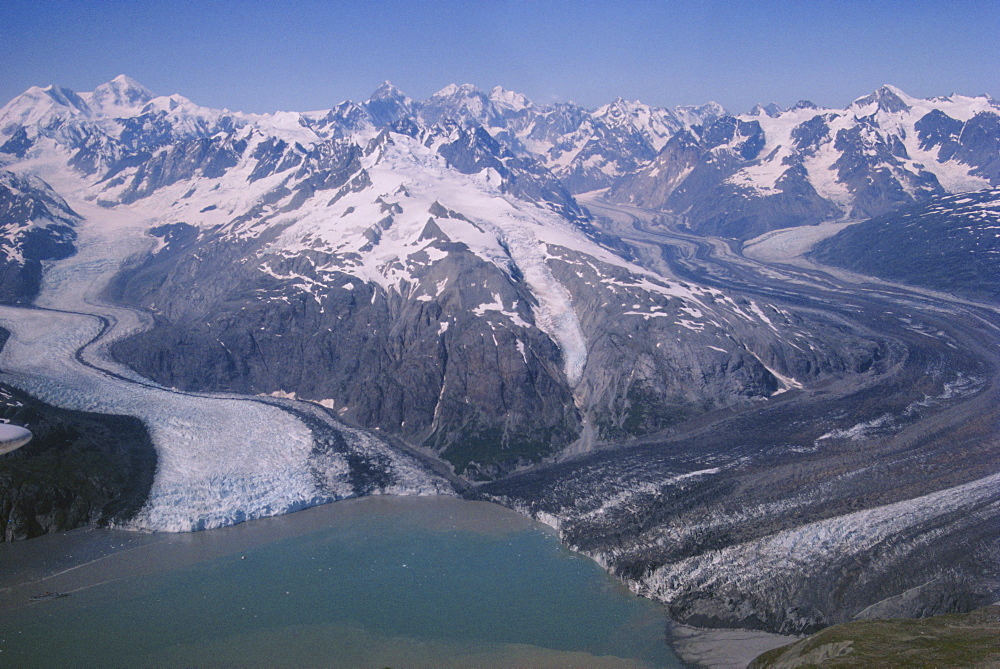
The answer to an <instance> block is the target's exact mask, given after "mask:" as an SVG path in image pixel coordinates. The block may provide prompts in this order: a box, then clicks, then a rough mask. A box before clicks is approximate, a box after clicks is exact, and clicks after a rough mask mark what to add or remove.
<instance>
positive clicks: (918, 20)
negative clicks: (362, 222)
mask: <svg viewBox="0 0 1000 669" xmlns="http://www.w3.org/2000/svg"><path fill="white" fill-rule="evenodd" d="M998 37H1000V3H998V2H995V0H994V1H992V2H979V1H975V0H967V1H961V0H950V1H946V2H942V1H940V0H937V1H933V2H928V1H923V0H908V1H901V2H896V1H888V0H887V1H882V2H875V1H861V0H859V1H849V0H841V1H839V2H825V1H822V0H815V1H807V0H788V1H787V2H749V1H748V2H737V1H732V2H714V1H709V0H706V1H704V2H666V1H661V2H648V1H642V0H635V1H632V2H615V3H612V2H589V1H587V0H579V1H577V2H561V1H559V2H557V1H545V0H536V1H534V2H527V1H501V0H493V1H490V2H487V1H485V0H468V1H466V2H446V1H443V0H427V1H424V2H393V1H389V0H383V1H382V2H311V1H309V2H307V1H302V2H295V1H292V0H287V1H286V2H257V1H252V0H244V1H243V2H197V1H195V0H188V1H186V2H174V1H171V0H157V1H156V2H139V1H136V2H126V1H124V0H123V1H118V2H91V1H88V0H75V1H73V2H61V1H57V0H49V1H46V0H35V1H33V2H21V1H20V0H5V2H4V7H3V10H2V11H0V73H2V74H0V103H2V102H6V101H7V100H9V99H10V98H12V97H14V96H15V95H17V94H18V93H20V92H22V91H23V90H25V89H26V88H28V87H29V86H32V85H43V86H44V85H47V84H50V83H56V84H60V85H63V86H68V87H69V88H72V89H74V90H78V91H86V90H91V89H92V88H93V87H94V86H96V85H98V84H100V83H102V82H104V81H107V80H109V79H111V78H112V77H114V76H115V75H117V74H120V73H125V74H128V75H130V76H132V77H134V78H135V79H137V80H139V81H140V82H142V83H144V84H145V85H146V86H148V87H149V88H150V89H152V90H153V91H154V92H156V93H161V94H169V93H180V94H182V95H185V96H187V97H189V98H191V99H192V100H193V101H195V102H196V103H198V104H202V105H206V106H212V107H228V108H230V109H240V110H244V111H256V112H267V111H275V110H278V109H294V110H300V111H305V110H310V109H324V108H328V107H330V106H332V105H334V104H336V103H337V102H339V101H341V100H344V99H354V100H363V99H366V98H367V97H368V95H369V94H370V93H371V91H372V90H373V89H375V88H376V87H377V86H378V85H379V84H380V83H381V82H382V81H383V80H385V79H389V80H391V81H393V82H394V83H395V84H396V85H397V86H399V87H400V88H402V89H403V90H404V91H406V92H407V93H408V94H409V95H410V96H412V97H414V98H424V97H427V96H428V95H430V94H431V93H433V92H435V91H436V90H438V89H440V88H442V87H444V86H445V85H446V84H449V83H473V84H476V85H477V86H479V87H481V88H483V89H486V90H488V89H489V88H491V87H493V86H494V85H497V84H500V85H502V86H504V87H506V88H510V89H513V90H517V91H520V92H523V93H525V94H526V95H528V96H529V97H530V98H532V99H534V100H536V101H537V102H551V101H556V100H573V101H576V102H578V103H580V104H583V105H586V106H592V107H593V106H597V105H600V104H602V103H604V102H608V101H610V100H613V99H614V98H616V97H619V96H621V97H625V98H628V99H640V100H642V101H644V102H647V103H650V104H657V105H677V104H700V103H703V102H706V101H708V100H716V101H718V102H720V103H722V104H723V105H724V106H726V107H727V108H728V109H730V110H733V111H737V112H739V111H745V110H747V109H748V108H749V107H750V106H751V105H752V104H753V103H755V102H758V101H759V102H768V101H772V100H773V101H776V102H778V103H779V104H781V105H783V106H788V105H791V104H794V103H795V102H796V101H798V100H799V99H803V98H807V99H810V100H813V101H814V102H817V103H819V104H823V105H829V106H844V105H846V104H848V103H849V102H850V101H851V100H853V99H854V98H856V97H859V96H861V95H864V94H866V93H868V92H870V91H871V90H874V89H875V88H877V87H878V86H879V85H881V84H883V83H891V84H895V85H897V86H899V87H900V88H902V89H903V90H904V91H907V92H908V93H910V94H911V95H916V96H920V97H927V96H932V95H946V94H948V93H951V92H958V93H964V94H970V95H975V94H979V93H989V94H991V95H993V96H995V97H1000V44H998V42H1000V40H998Z"/></svg>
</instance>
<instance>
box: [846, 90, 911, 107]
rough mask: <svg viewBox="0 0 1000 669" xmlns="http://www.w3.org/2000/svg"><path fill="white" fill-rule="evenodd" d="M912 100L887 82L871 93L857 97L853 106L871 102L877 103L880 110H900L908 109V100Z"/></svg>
mask: <svg viewBox="0 0 1000 669" xmlns="http://www.w3.org/2000/svg"><path fill="white" fill-rule="evenodd" d="M911 100H913V98H911V97H910V96H909V95H907V94H906V93H904V92H903V91H901V90H900V89H898V88H896V87H895V86H891V85H889V84H885V85H884V86H880V87H879V88H878V90H876V91H875V92H874V93H872V94H871V95H866V96H865V97H863V98H858V99H857V100H855V101H854V104H853V106H855V107H867V106H869V105H872V104H877V105H878V108H879V109H880V110H881V111H886V112H890V113H892V112H901V111H908V110H909V109H910V105H909V104H908V101H911Z"/></svg>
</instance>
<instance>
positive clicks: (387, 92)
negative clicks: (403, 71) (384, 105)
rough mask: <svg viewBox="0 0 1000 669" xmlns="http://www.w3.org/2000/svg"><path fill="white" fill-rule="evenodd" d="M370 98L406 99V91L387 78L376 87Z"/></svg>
mask: <svg viewBox="0 0 1000 669" xmlns="http://www.w3.org/2000/svg"><path fill="white" fill-rule="evenodd" d="M368 99H369V100H405V99H406V93H404V92H403V91H401V90H399V88H397V87H396V85H395V84H393V83H392V82H391V81H389V80H388V79H386V80H385V81H383V82H382V84H381V85H380V86H379V87H378V88H376V89H375V91H374V92H373V93H372V94H371V97H369V98H368Z"/></svg>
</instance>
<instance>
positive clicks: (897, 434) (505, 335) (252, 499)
mask: <svg viewBox="0 0 1000 669" xmlns="http://www.w3.org/2000/svg"><path fill="white" fill-rule="evenodd" d="M998 186H1000V104H998V103H997V102H996V101H994V100H992V99H991V98H989V97H988V96H980V97H966V96H960V95H951V96H948V97H941V98H932V99H917V98H912V97H910V96H907V95H906V94H904V93H903V92H902V91H899V90H898V89H895V88H893V87H891V86H884V87H882V88H880V89H878V90H877V91H875V92H874V93H872V94H870V95H866V96H864V97H862V98H859V99H858V100H856V101H855V102H853V103H852V104H851V105H850V106H848V107H847V108H845V109H824V108H819V107H817V106H816V105H813V104H811V103H808V102H801V103H799V104H797V105H795V106H794V107H792V108H791V109H788V110H783V109H780V108H778V107H777V106H776V105H773V104H772V105H767V106H758V107H756V108H754V109H753V110H752V111H751V112H750V113H749V114H731V113H728V112H727V111H726V110H724V109H723V108H721V107H720V106H719V105H717V104H714V103H709V104H706V105H702V106H697V107H676V108H672V109H668V108H659V107H652V106H648V105H644V104H641V103H639V102H630V101H626V100H622V99H619V100H616V101H614V102H612V103H610V104H607V105H604V106H602V107H599V108H597V109H593V110H591V109H585V108H583V107H580V106H578V105H575V104H572V103H558V104H552V105H538V104H535V103H533V102H532V101H530V100H529V99H527V98H526V97H525V96H523V95H521V94H518V93H515V92H511V91H507V90H505V89H502V88H499V87H498V88H495V89H493V90H492V91H490V92H489V93H486V92H483V91H480V90H478V89H476V88H475V87H473V86H470V85H461V86H457V85H451V86H447V87H446V88H444V89H442V90H441V91H439V92H438V93H436V94H434V95H433V96H431V97H430V98H428V99H427V100H423V101H415V100H412V99H410V98H409V97H407V96H406V95H405V94H404V93H402V92H401V91H399V90H398V89H397V88H396V87H394V86H393V85H392V84H390V83H388V82H386V83H385V84H383V85H382V86H380V87H379V88H378V89H377V90H376V91H375V92H374V93H373V94H372V96H371V98H369V99H368V100H367V101H364V102H361V103H355V102H350V101H347V102H343V103H340V104H338V105H336V106H334V107H332V108H331V109H329V110H322V111H313V112H304V113H300V112H278V113H274V114H247V113H241V112H231V111H228V110H216V109H208V108H204V107H200V106H198V105H197V104H195V103H193V102H191V101H189V100H187V99H186V98H184V97H182V96H179V95H171V96H157V95H155V94H153V93H152V92H150V91H149V90H147V89H146V88H144V87H143V86H142V85H140V84H138V83H137V82H135V81H133V80H131V79H129V78H128V77H126V76H119V77H116V78H115V79H113V80H112V81H110V82H108V83H106V84H103V85H101V86H98V87H97V88H96V89H95V90H94V91H92V92H87V93H76V92H74V91H71V90H68V89H65V88H60V87H56V86H49V87H47V88H37V87H35V88H31V89H29V90H28V91H26V92H25V93H24V94H22V95H20V96H18V97H17V98H15V99H14V100H12V101H10V102H9V103H7V104H6V105H5V106H3V107H2V108H0V277H2V280H0V304H2V305H6V306H0V325H2V327H3V328H4V331H5V333H4V340H3V341H4V343H5V346H4V348H3V351H2V352H0V368H2V369H3V371H2V373H0V386H2V387H0V390H2V391H3V394H0V416H2V417H4V418H16V417H17V416H25V415H31V416H35V417H36V419H37V417H38V416H46V415H48V416H52V417H55V416H57V409H58V410H63V409H65V410H66V411H67V412H68V413H65V414H58V416H59V418H58V420H59V421H62V422H61V423H60V424H61V426H62V427H61V428H60V427H59V426H55V427H52V426H46V427H45V430H43V431H44V432H45V433H46V434H50V435H52V437H51V440H49V441H45V440H42V441H39V442H36V444H35V445H34V446H28V447H25V448H24V449H22V450H21V451H19V452H15V453H12V454H9V455H5V456H4V458H5V460H3V461H0V465H4V466H7V465H9V466H10V467H12V468H14V469H13V470H12V471H15V473H16V476H13V478H11V480H13V481H20V480H23V481H27V483H23V484H17V486H20V487H17V486H14V484H11V486H12V487H11V490H13V492H11V493H10V494H8V495H7V497H5V498H3V499H2V500H0V501H2V503H3V506H0V510H2V511H3V512H4V514H5V516H6V517H7V519H8V521H9V522H8V529H7V533H6V535H5V536H6V538H20V537H24V536H32V535H35V534H38V533H41V532H44V531H50V530H53V529H62V528H63V527H66V526H67V523H70V521H68V520H66V519H67V518H72V522H73V523H76V522H83V521H85V520H86V519H87V518H90V519H92V520H95V521H98V520H99V521H101V522H111V523H117V524H124V525H129V523H131V524H132V525H131V526H134V527H139V528H141V529H154V530H155V529H170V530H176V529H201V528H207V527H214V526H218V525H224V524H229V523H233V522H239V521H241V520H245V519H248V518H253V517H258V516H262V515H271V514H275V513H281V512H284V511H289V510H294V509H297V508H302V507H303V506H308V505H310V504H316V503H320V502H324V501H331V500H334V499H340V498H342V497H345V496H351V495H360V494H374V493H378V492H392V493H400V494H426V493H440V492H442V491H446V490H455V491H457V492H459V493H461V494H465V495H467V496H470V497H477V498H482V499H490V500H493V501H497V502H500V503H503V504H506V505H508V506H511V507H513V508H516V509H519V510H521V511H523V512H525V513H528V514H530V515H532V516H533V517H535V518H538V519H541V520H543V521H545V522H548V523H550V524H552V525H554V526H556V527H557V528H559V530H560V533H561V536H562V537H563V540H564V541H566V542H567V543H569V544H570V545H572V546H574V547H575V548H577V549H579V550H582V551H584V552H586V553H587V554H588V555H591V556H592V557H595V559H597V560H598V561H600V562H601V563H602V564H603V565H605V566H606V567H607V568H608V569H610V570H611V571H613V572H614V573H616V574H617V575H619V576H620V577H621V578H622V579H623V580H625V581H626V582H627V583H629V585H630V586H631V587H633V589H634V590H636V591H637V592H641V593H643V594H646V595H649V596H651V597H653V598H655V599H657V600H659V601H662V602H664V603H665V604H666V605H667V606H668V607H670V610H671V613H672V615H673V616H674V617H675V618H677V619H681V620H688V621H692V622H695V623H698V624H706V625H738V626H743V627H754V628H762V629H769V630H775V631H778V630H780V631H783V632H801V631H807V630H813V629H818V628H819V627H822V626H824V625H826V624H831V623H832V622H838V621H841V620H845V619H849V618H850V617H852V616H855V615H862V613H863V612H868V613H866V614H865V615H868V614H870V615H873V616H874V615H876V614H879V615H881V614H899V615H916V614H919V613H934V612H940V611H944V610H952V609H957V608H962V607H966V608H967V607H968V606H971V605H973V604H977V603H981V602H982V601H985V600H984V598H986V599H988V598H989V597H991V596H992V597H994V599H993V600H989V601H995V595H996V588H995V582H996V581H995V580H994V581H991V580H990V579H991V578H994V576H995V574H993V571H990V569H986V568H984V567H983V565H984V564H991V563H990V560H992V559H993V557H995V555H996V552H997V550H998V546H997V544H996V536H995V531H992V530H991V529H990V528H991V527H995V520H996V517H997V516H996V508H998V507H997V505H998V504H1000V491H998V486H1000V483H998V482H997V480H996V475H995V471H996V469H995V468H994V467H993V464H994V463H995V460H996V459H997V457H998V456H1000V449H997V448H996V445H997V444H996V436H995V435H996V434H998V433H1000V431H998V430H996V429H995V428H996V426H997V416H996V412H995V406H996V404H995V403H992V404H991V402H992V400H993V399H995V398H996V397H997V393H998V392H1000V391H998V388H1000V385H998V381H997V374H996V370H997V356H996V355H995V353H994V352H993V350H992V349H991V348H990V347H989V346H988V345H986V344H983V342H984V341H989V340H990V339H989V338H990V336H995V332H994V330H993V329H991V328H995V327H996V326H995V325H994V324H993V322H994V320H995V318H994V317H995V309H994V308H993V306H991V304H993V303H992V302H990V300H994V299H995V293H991V292H990V290H992V288H990V286H992V284H990V286H987V289H982V287H981V286H980V287H979V288H977V287H976V285H975V284H976V282H977V280H978V279H977V276H979V275H981V274H982V273H983V272H990V271H993V270H994V269H996V268H997V264H998V262H1000V260H998V258H997V255H996V244H995V238H996V235H995V234H994V233H993V232H992V230H994V228H995V227H996V226H995V225H994V224H995V222H996V220H995V219H996V216H995V214H996V206H997V205H996V188H997V187H998ZM970 192H971V194H970ZM862 221H864V222H862ZM825 224H831V225H825ZM841 229H843V231H842V232H841V233H840V234H839V235H837V236H832V232H833V231H836V230H841ZM789 231H791V232H789ZM828 231H829V233H830V234H829V236H830V238H829V239H827V240H826V241H825V242H822V243H821V245H818V246H817V247H816V251H815V252H814V253H813V254H812V255H810V256H805V257H800V256H795V257H792V256H793V255H794V254H792V255H788V256H787V257H783V262H782V263H778V264H774V263H764V262H758V261H755V260H753V259H752V258H750V257H749V255H744V254H743V252H742V251H743V248H744V246H743V242H745V241H747V240H750V239H753V238H756V240H755V241H756V242H757V245H758V246H760V245H761V244H764V245H766V244H767V243H771V241H773V240H775V239H777V240H779V241H780V240H783V239H789V238H792V239H799V238H809V239H812V237H810V235H814V236H816V237H817V238H819V237H823V236H828ZM769 235H770V236H769ZM774 235H777V236H774ZM795 235H799V237H795ZM769 240H770V241H769ZM929 246H933V247H934V250H935V252H940V257H946V258H947V259H948V261H947V263H948V267H947V268H942V267H933V264H934V261H935V258H937V257H938V256H933V257H925V259H924V266H923V267H924V269H922V270H919V271H915V272H914V271H907V270H906V269H905V268H907V267H909V266H911V264H912V260H913V258H916V257H920V254H922V253H923V254H924V255H925V256H926V252H927V249H928V247H929ZM970 258H974V261H973V260H970ZM817 261H820V262H823V263H828V264H831V265H839V266H841V267H845V268H848V269H852V270H855V271H857V272H863V273H864V274H865V275H866V276H871V275H879V276H883V277H884V278H885V279H887V280H891V281H898V282H902V283H905V284H910V286H923V287H925V288H933V289H937V290H939V291H940V290H945V291H951V292H954V293H957V294H961V295H963V296H964V299H965V301H959V300H956V299H955V298H952V297H950V296H947V295H944V296H942V295H940V294H938V293H933V294H931V293H928V292H927V291H926V290H924V288H919V289H918V288H912V287H907V286H905V285H897V284H885V283H883V284H872V283H869V282H870V279H868V278H866V277H860V278H859V277H858V276H857V275H852V274H848V273H846V272H843V273H833V272H834V270H832V269H830V268H828V267H819V266H817V265H816V264H815V263H816V262H817ZM966 261H968V262H966ZM970 262H971V263H973V265H974V267H972V266H971V265H969V263H970ZM958 267H961V271H957V270H955V268H958ZM970 267H972V269H970ZM962 272H965V273H964V274H963V273H962ZM994 273H996V272H994ZM956 277H957V278H956ZM953 279H954V280H953ZM970 286H971V287H970ZM975 300H986V302H976V301H975ZM994 306H995V305H994ZM60 328H62V329H60ZM990 407H994V409H992V410H991V409H990ZM72 412H77V413H72ZM164 412H166V413H164ZM171 412H173V413H171ZM167 414H169V415H167ZM175 414H183V415H175ZM109 415H111V416H114V417H115V420H113V421H110V422H108V421H109V420H110V419H109V418H108V416H109ZM122 416H126V417H136V418H138V419H139V420H137V421H135V420H132V422H128V425H127V427H128V431H129V434H133V433H135V434H139V433H142V432H143V430H145V433H143V434H141V436H139V437H136V443H141V444H142V448H144V449H146V450H145V451H144V453H145V455H144V456H142V457H138V456H136V457H132V458H130V457H126V455H123V451H122V449H126V450H127V445H122V444H118V443H117V442H115V444H114V445H113V447H112V446H108V447H107V448H108V449H112V450H114V449H118V450H114V452H113V453H111V455H109V456H107V457H108V459H107V462H108V465H107V467H108V468H111V469H113V470H114V471H115V472H117V473H116V475H115V476H113V477H110V478H109V482H108V483H107V484H104V483H102V487H101V493H100V494H99V495H97V494H94V495H91V497H90V498H88V499H93V500H94V501H93V502H92V504H91V506H87V507H86V509H83V508H82V507H81V508H77V509H76V510H75V511H74V513H72V514H69V515H66V514H63V515H59V514H60V513H61V512H57V510H53V507H51V505H49V506H46V507H45V508H44V509H42V505H44V504H48V502H43V501H39V499H40V497H39V494H40V493H39V490H41V487H40V486H39V485H37V483H31V484H30V486H29V483H30V482H31V481H32V479H31V476H33V475H34V473H33V472H35V471H36V470H37V468H33V467H32V465H31V462H32V458H33V457H36V456H37V457H41V453H42V452H43V451H44V449H45V448H49V446H48V445H49V444H52V443H55V442H56V441H58V439H57V437H59V435H63V436H66V435H69V436H68V437H66V438H67V439H69V440H70V441H72V442H73V444H74V446H73V449H75V450H73V452H74V453H75V452H77V451H80V452H86V453H90V454H91V455H88V456H87V457H88V458H90V459H91V460H94V458H103V457H105V455H106V454H105V455H102V454H100V453H97V451H94V449H93V448H91V445H90V444H89V442H86V440H84V441H80V439H78V438H77V437H79V434H78V433H79V432H80V430H79V429H77V428H73V429H70V428H68V427H66V426H67V425H71V424H72V425H83V424H86V425H111V426H113V425H117V424H119V423H121V421H120V420H118V419H119V418H121V417H122ZM33 420H34V419H33ZM50 420H56V418H51V419H50ZM130 420H131V419H130ZM74 421H75V422H74ZM102 421H104V422H102ZM143 426H145V427H143ZM101 429H102V430H105V429H113V428H111V427H107V428H105V427H102V428H101ZM241 430H244V431H243V432H241ZM74 439H76V441H73V440H74ZM124 441H127V440H124V438H123V443H124ZM85 442H86V443H85ZM956 444H957V445H956ZM31 449H35V450H34V451H33V450H31ZM98 450H100V449H98ZM105 450H107V449H105ZM101 453H103V451H102V452H101ZM46 457H51V453H50V454H49V456H46ZM154 459H155V460H156V462H157V463H158V464H157V466H156V468H155V471H156V474H155V476H152V478H151V474H150V472H151V471H152V470H153V465H152V464H151V463H152V461H153V460H154ZM996 464H1000V463H996ZM18 467H23V468H22V469H17V468H18ZM2 469H3V468H2V467H0V475H4V471H2ZM95 469H99V467H95ZM134 472H141V476H140V475H138V474H134ZM132 476H134V477H135V478H136V479H137V480H139V479H141V488H138V487H135V486H136V485H139V483H136V484H135V485H133V484H132V483H129V480H130V477H132ZM17 477H24V478H23V479H21V478H17ZM4 480H7V479H4ZM66 485H67V486H68V487H67V488H66V489H67V490H72V489H74V488H73V486H79V485H84V484H83V483H79V482H74V483H73V484H72V485H70V484H66ZM31 486H33V487H31ZM116 486H117V488H116ZM130 486H131V487H130ZM29 487H31V490H30V491H29V490H28V488H29ZM15 488H16V489H15ZM116 490H118V492H115V491H116ZM26 491H27V492H26ZM29 492H30V494H28V493H29ZM116 495H117V497H116ZM64 497H65V498H66V499H69V498H71V497H72V493H71V492H67V493H66V494H65V495H64ZM116 499H117V500H118V501H116ZM121 499H127V500H128V504H123V503H121ZM139 500H145V502H140V501H139ZM60 518H61V519H63V520H60ZM814 540H815V541H814ZM960 542H972V543H971V544H970V545H974V548H973V549H971V550H970V551H969V552H968V553H967V554H961V553H960V552H959V551H957V550H956V549H955V546H956V545H959V543H960ZM793 553H794V554H795V555H796V556H797V557H796V559H795V560H794V561H793V564H792V566H787V565H785V563H784V562H783V560H784V558H783V557H782V556H787V555H790V554H793ZM760 555H763V556H764V557H763V558H760V559H759V560H758V559H757V558H755V557H754V556H760ZM852 560H853V562H852ZM858 565H861V566H858ZM907 565H909V567H912V568H910V569H904V566H907ZM994 571H995V570H994ZM858 573H861V574H862V575H863V578H861V577H859V578H858V579H855V580H857V581H859V582H860V585H859V584H858V583H853V584H852V581H851V579H852V578H854V576H856V575H857V574H858ZM747 574H756V575H757V576H760V578H759V579H756V580H754V578H749V577H748V576H747ZM852 575H854V576H852ZM748 578H749V580H748ZM751 581H752V582H751ZM991 583H992V584H993V585H990V584H991ZM903 593H909V594H906V595H905V596H904V594H903Z"/></svg>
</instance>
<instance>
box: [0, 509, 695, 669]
mask: <svg viewBox="0 0 1000 669" xmlns="http://www.w3.org/2000/svg"><path fill="white" fill-rule="evenodd" d="M46 556H51V557H46ZM55 556H58V557H55ZM45 592H53V593H63V592H65V593H68V596H66V597H59V598H52V599H44V600H40V601H30V597H32V596H34V595H38V594H41V593H45ZM0 611H2V619H3V625H2V629H0V665H6V666H58V665H72V666H101V667H109V666H126V665H127V666H150V665H156V666H192V665H213V666H219V665H229V666H319V665H322V666H344V667H358V666H372V667H376V666H378V667H384V666H395V667H403V666H405V667H441V666H476V667H489V666H496V667H510V666H526V667H531V666H551V667H556V666H559V667H564V666H585V667H593V666H597V667H620V666H622V667H624V666H628V667H634V666H656V667H660V666H680V664H679V662H678V661H677V660H676V658H675V656H674V655H673V654H672V653H671V651H670V650H669V648H668V646H667V645H666V643H665V640H664V630H665V625H666V622H667V621H666V618H665V615H664V613H663V611H662V609H661V608H660V607H659V606H657V605H656V604H654V603H653V602H650V601H648V600H644V599H641V598H638V597H635V596H634V595H632V594H631V593H629V592H628V591H627V590H626V589H625V588H624V587H623V586H621V585H620V584H619V583H618V582H617V581H615V580H614V579H612V578H611V577H610V576H608V575H607V574H606V573H605V572H604V571H603V570H602V569H601V568H600V567H599V566H598V565H597V564H595V563H594V562H592V561H591V560H589V559H587V558H585V557H583V556H581V555H579V554H576V553H573V552H571V551H569V550H567V549H566V548H564V547H562V546H561V545H560V544H559V542H558V540H557V537H556V536H555V534H554V532H553V531H552V530H551V529H550V528H547V527H545V526H542V525H539V524H537V523H534V522H532V521H530V520H527V519H525V518H524V517H522V516H520V515H518V514H516V513H514V512H512V511H509V510H506V509H503V508H501V507H498V506H495V505H491V504H486V503H478V502H465V501H461V500H456V499H452V498H442V497H429V498H428V497H424V498H397V497H372V498H365V499H358V500H349V501H345V502H338V503H336V504H332V505H328V506H323V507H316V508H313V509H308V510H306V511H302V512H299V513H296V514H292V515H288V516H283V517H278V518H268V519H263V520H258V521H252V522H249V523H245V524H243V525H239V526H236V527H230V528H224V529H219V530H210V531H206V532H199V533H195V534H138V533H131V532H121V531H107V530H104V531H102V530H84V531H77V532H72V533H69V534H66V535H62V536H52V537H42V538H41V539H38V540H34V541H31V542H26V543H21V544H11V545H4V546H0Z"/></svg>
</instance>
